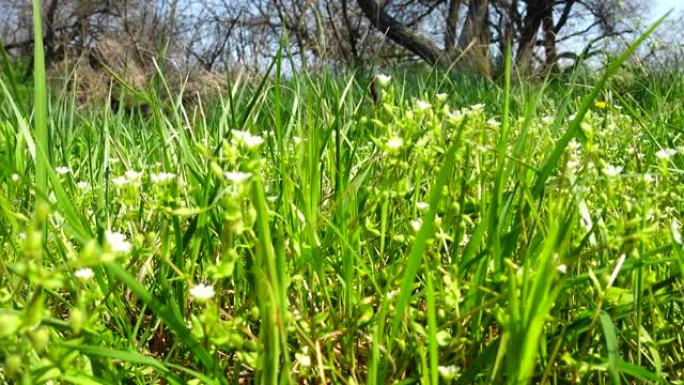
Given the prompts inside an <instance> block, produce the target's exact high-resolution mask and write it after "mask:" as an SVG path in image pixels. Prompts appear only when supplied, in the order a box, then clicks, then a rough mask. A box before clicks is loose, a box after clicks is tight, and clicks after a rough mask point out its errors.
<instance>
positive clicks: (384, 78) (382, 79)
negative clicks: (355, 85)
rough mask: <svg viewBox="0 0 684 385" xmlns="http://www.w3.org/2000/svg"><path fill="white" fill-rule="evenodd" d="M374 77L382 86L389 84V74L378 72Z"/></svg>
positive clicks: (390, 78)
mask: <svg viewBox="0 0 684 385" xmlns="http://www.w3.org/2000/svg"><path fill="white" fill-rule="evenodd" d="M375 78H376V79H378V83H379V84H380V85H381V86H383V87H387V86H388V85H389V82H390V81H391V80H392V77H391V76H389V75H383V74H378V75H377V76H375Z"/></svg>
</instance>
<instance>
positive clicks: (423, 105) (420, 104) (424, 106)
mask: <svg viewBox="0 0 684 385" xmlns="http://www.w3.org/2000/svg"><path fill="white" fill-rule="evenodd" d="M416 108H417V109H418V111H427V110H429V109H430V108H432V104H430V103H429V102H426V101H425V100H420V99H419V100H416Z"/></svg>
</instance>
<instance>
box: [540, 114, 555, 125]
mask: <svg viewBox="0 0 684 385" xmlns="http://www.w3.org/2000/svg"><path fill="white" fill-rule="evenodd" d="M554 120H556V118H554V117H553V116H551V115H544V116H543V117H542V118H541V121H542V123H544V124H551V123H553V121H554Z"/></svg>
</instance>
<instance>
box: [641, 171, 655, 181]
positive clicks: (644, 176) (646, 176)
mask: <svg viewBox="0 0 684 385" xmlns="http://www.w3.org/2000/svg"><path fill="white" fill-rule="evenodd" d="M643 178H644V182H646V183H651V182H653V181H654V180H655V178H654V177H653V175H651V174H648V173H646V174H644V175H643Z"/></svg>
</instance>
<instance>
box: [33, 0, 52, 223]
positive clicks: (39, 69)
mask: <svg viewBox="0 0 684 385" xmlns="http://www.w3.org/2000/svg"><path fill="white" fill-rule="evenodd" d="M33 42H34V44H33V100H34V106H33V108H34V120H35V121H34V127H35V135H36V141H37V142H38V145H39V146H40V147H42V148H43V149H45V150H46V151H45V154H42V153H41V152H39V153H38V154H37V156H38V161H37V162H36V188H37V189H38V190H40V191H42V192H44V193H46V194H47V192H48V175H47V168H48V167H50V159H49V152H48V141H49V138H48V136H49V133H48V126H47V114H48V111H47V104H48V99H47V85H46V82H45V53H44V51H43V28H42V20H41V16H40V0H33ZM42 199H43V198H40V197H38V196H37V197H36V200H37V201H38V202H40V201H41V200H42ZM44 231H45V232H46V231H47V227H45V228H44ZM46 235H47V233H46Z"/></svg>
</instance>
